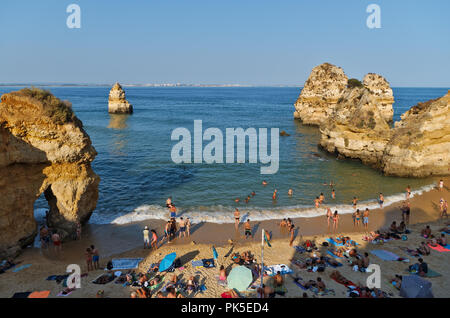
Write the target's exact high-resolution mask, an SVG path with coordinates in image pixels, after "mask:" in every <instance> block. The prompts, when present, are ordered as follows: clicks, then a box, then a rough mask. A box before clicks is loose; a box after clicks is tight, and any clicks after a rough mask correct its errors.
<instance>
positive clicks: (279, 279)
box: [273, 271, 284, 287]
mask: <svg viewBox="0 0 450 318" xmlns="http://www.w3.org/2000/svg"><path fill="white" fill-rule="evenodd" d="M283 283H284V279H283V276H282V275H281V272H279V271H278V272H277V274H276V275H275V276H274V277H273V284H274V286H275V287H280V286H283Z"/></svg>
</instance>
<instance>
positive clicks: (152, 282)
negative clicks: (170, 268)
mask: <svg viewBox="0 0 450 318" xmlns="http://www.w3.org/2000/svg"><path fill="white" fill-rule="evenodd" d="M160 282H161V276H159V275H156V276H155V277H153V278H152V279H151V280H150V282H149V285H150V286H156V285H158V284H159V283H160Z"/></svg>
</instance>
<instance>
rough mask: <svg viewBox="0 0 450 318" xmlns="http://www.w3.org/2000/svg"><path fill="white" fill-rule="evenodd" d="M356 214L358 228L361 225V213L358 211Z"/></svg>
mask: <svg viewBox="0 0 450 318" xmlns="http://www.w3.org/2000/svg"><path fill="white" fill-rule="evenodd" d="M355 213H356V218H355V222H356V226H360V225H361V212H360V211H359V209H357V210H356V212H355Z"/></svg>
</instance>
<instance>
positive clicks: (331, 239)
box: [327, 237, 344, 246]
mask: <svg viewBox="0 0 450 318" xmlns="http://www.w3.org/2000/svg"><path fill="white" fill-rule="evenodd" d="M327 241H328V242H329V243H330V244H332V245H334V246H344V244H343V243H338V242H336V241H335V240H334V239H333V238H332V237H329V238H327Z"/></svg>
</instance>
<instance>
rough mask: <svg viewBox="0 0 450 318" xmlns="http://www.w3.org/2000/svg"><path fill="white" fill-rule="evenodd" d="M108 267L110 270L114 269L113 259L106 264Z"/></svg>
mask: <svg viewBox="0 0 450 318" xmlns="http://www.w3.org/2000/svg"><path fill="white" fill-rule="evenodd" d="M106 268H107V269H108V270H112V269H113V263H112V261H109V262H108V263H107V264H106Z"/></svg>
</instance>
